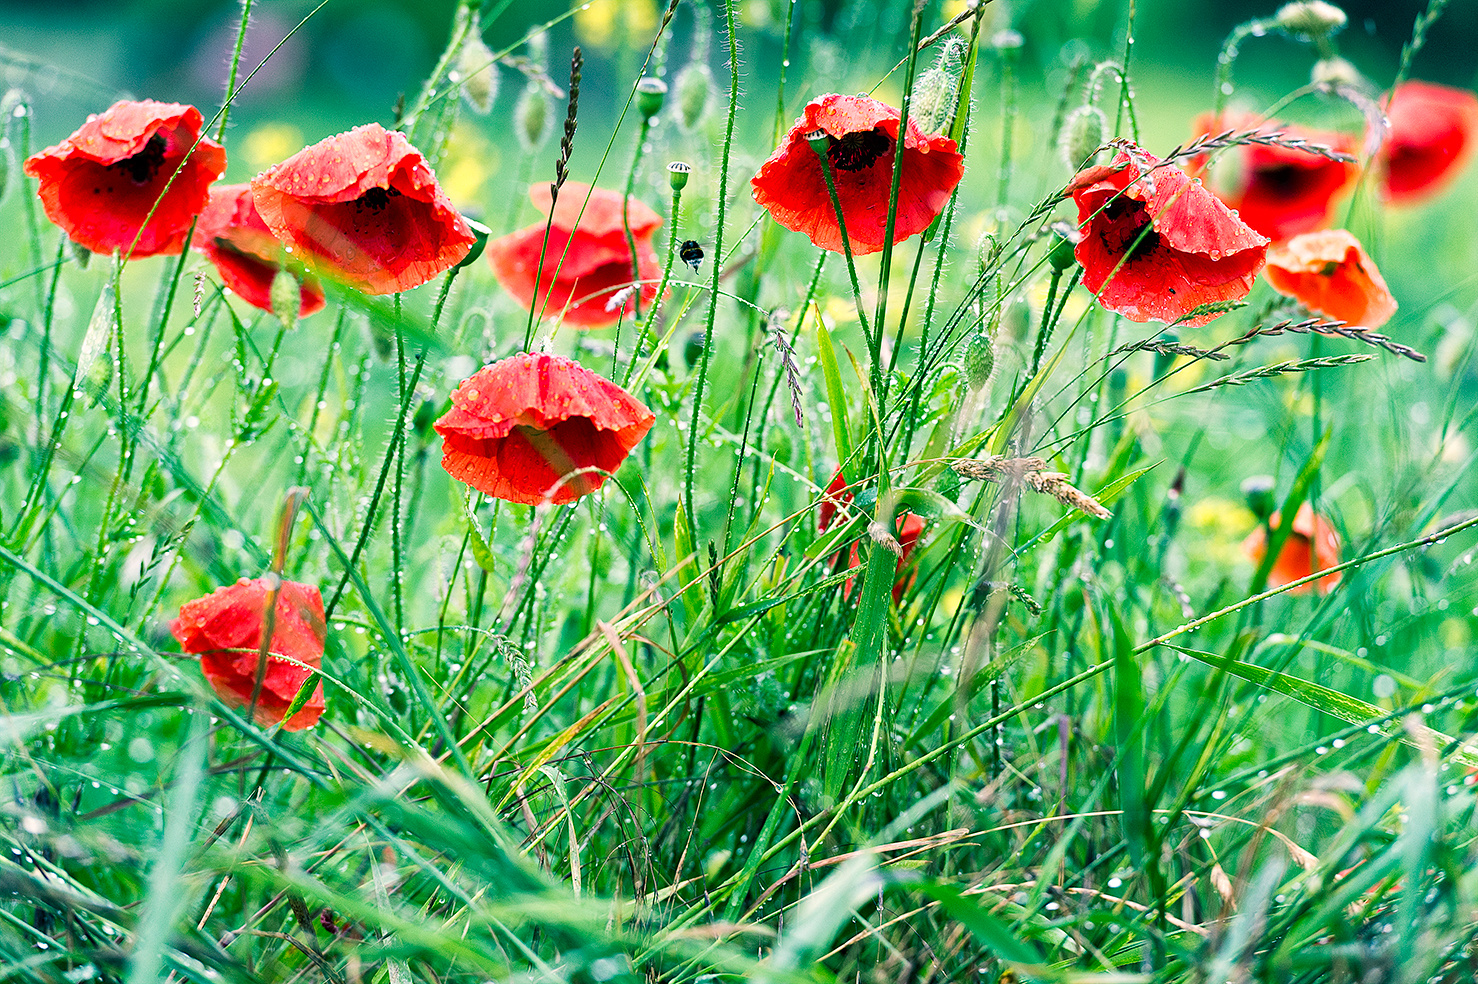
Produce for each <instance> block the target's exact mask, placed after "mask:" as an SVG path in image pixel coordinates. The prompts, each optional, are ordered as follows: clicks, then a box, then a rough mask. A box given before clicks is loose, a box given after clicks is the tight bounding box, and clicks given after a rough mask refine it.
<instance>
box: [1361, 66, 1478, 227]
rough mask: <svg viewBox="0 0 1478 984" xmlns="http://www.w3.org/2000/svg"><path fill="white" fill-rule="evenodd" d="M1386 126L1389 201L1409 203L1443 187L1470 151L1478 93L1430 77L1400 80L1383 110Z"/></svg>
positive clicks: (1384, 150)
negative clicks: (1388, 127)
mask: <svg viewBox="0 0 1478 984" xmlns="http://www.w3.org/2000/svg"><path fill="white" fill-rule="evenodd" d="M1386 116H1387V118H1389V119H1390V121H1391V132H1390V135H1389V136H1388V137H1387V138H1386V143H1385V146H1384V147H1383V148H1382V150H1381V161H1382V163H1383V165H1384V168H1383V175H1382V176H1383V180H1382V183H1381V187H1382V189H1383V190H1384V191H1385V196H1386V199H1387V200H1388V201H1391V202H1394V203H1396V204H1398V205H1412V204H1415V203H1417V202H1420V201H1422V200H1424V199H1426V198H1429V197H1431V196H1432V195H1435V194H1437V193H1438V192H1439V191H1441V190H1442V189H1443V188H1445V187H1446V186H1447V185H1448V183H1449V182H1451V181H1452V179H1453V178H1455V177H1457V175H1458V172H1459V171H1461V170H1462V166H1463V165H1464V164H1465V163H1467V160H1468V158H1469V157H1470V156H1471V155H1472V152H1473V143H1474V139H1475V135H1478V97H1475V96H1474V95H1473V93H1471V92H1469V91H1467V90H1466V89H1452V88H1449V87H1447V86H1445V85H1434V84H1432V83H1431V82H1403V83H1402V84H1401V85H1399V86H1397V87H1396V92H1395V94H1394V95H1393V96H1392V98H1391V105H1390V106H1389V108H1387V110H1386Z"/></svg>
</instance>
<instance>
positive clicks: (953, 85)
mask: <svg viewBox="0 0 1478 984" xmlns="http://www.w3.org/2000/svg"><path fill="white" fill-rule="evenodd" d="M965 47H966V46H965V42H964V41H962V40H961V39H959V38H953V39H951V40H949V41H947V42H945V45H944V50H942V51H941V52H940V53H939V59H938V60H937V61H936V62H935V63H934V67H933V68H931V69H929V70H928V71H926V72H924V73H923V74H921V75H920V76H919V77H918V81H916V82H914V87H913V106H914V110H913V118H914V119H915V120H916V121H917V122H918V124H919V126H920V127H922V128H923V129H924V130H926V131H928V132H930V133H942V132H943V131H944V130H945V128H946V127H948V126H949V122H950V117H952V116H953V115H954V112H955V100H956V97H957V95H958V93H959V85H960V69H961V67H962V63H963V57H964V50H965Z"/></svg>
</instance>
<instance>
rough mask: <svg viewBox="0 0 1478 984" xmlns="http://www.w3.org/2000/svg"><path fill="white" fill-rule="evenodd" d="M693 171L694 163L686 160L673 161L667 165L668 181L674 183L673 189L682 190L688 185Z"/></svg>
mask: <svg viewBox="0 0 1478 984" xmlns="http://www.w3.org/2000/svg"><path fill="white" fill-rule="evenodd" d="M692 173H693V165H691V164H689V163H687V162H686V161H673V162H672V163H671V164H669V165H667V183H668V184H670V185H672V190H673V191H682V190H683V189H684V188H686V187H687V186H688V175H689V174H692Z"/></svg>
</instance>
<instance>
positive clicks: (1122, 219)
mask: <svg viewBox="0 0 1478 984" xmlns="http://www.w3.org/2000/svg"><path fill="white" fill-rule="evenodd" d="M1067 190H1068V191H1069V192H1070V193H1071V194H1072V196H1073V200H1074V201H1075V202H1077V205H1078V224H1079V226H1080V227H1081V229H1082V231H1083V237H1082V239H1081V240H1079V242H1078V245H1077V247H1076V248H1075V249H1074V250H1073V252H1074V255H1076V256H1077V258H1078V262H1079V263H1081V264H1083V283H1084V284H1085V285H1086V286H1087V288H1088V289H1089V290H1091V291H1093V292H1094V293H1095V294H1097V295H1098V301H1099V303H1100V304H1102V305H1103V306H1104V307H1105V308H1107V309H1109V310H1110V311H1117V312H1118V313H1119V314H1122V315H1123V316H1124V317H1126V318H1128V319H1130V320H1131V321H1152V320H1153V321H1163V322H1165V323H1167V324H1173V323H1175V322H1177V321H1180V319H1182V318H1184V317H1186V315H1188V314H1190V312H1191V311H1193V310H1194V309H1195V308H1196V307H1198V306H1199V305H1202V304H1206V303H1209V302H1212V301H1230V300H1236V299H1238V298H1241V297H1245V296H1246V295H1247V292H1248V291H1249V290H1251V289H1252V281H1253V279H1254V278H1255V277H1256V276H1257V271H1258V270H1260V269H1261V268H1262V264H1263V257H1264V255H1265V254H1266V252H1267V245H1268V241H1267V239H1265V238H1264V237H1262V236H1260V235H1258V234H1257V233H1256V232H1254V231H1252V230H1251V229H1249V228H1248V227H1247V224H1246V223H1245V222H1243V221H1242V220H1241V219H1239V218H1237V216H1236V214H1235V213H1233V212H1232V211H1231V210H1230V209H1228V208H1227V207H1226V206H1225V205H1223V204H1222V203H1221V202H1220V201H1218V200H1217V199H1216V196H1215V195H1213V194H1211V192H1209V191H1207V190H1206V189H1205V188H1204V187H1203V186H1202V185H1201V183H1200V182H1199V181H1192V180H1191V179H1190V178H1189V177H1187V176H1186V173H1185V172H1184V171H1182V170H1181V169H1180V168H1178V167H1176V166H1174V165H1173V164H1167V165H1160V162H1159V160H1158V159H1156V158H1154V157H1151V156H1150V155H1149V154H1146V153H1145V152H1144V151H1142V150H1140V149H1139V148H1138V147H1135V148H1133V153H1132V154H1130V153H1129V152H1127V151H1124V150H1121V151H1119V153H1118V156H1116V157H1115V158H1114V162H1113V164H1111V165H1099V166H1095V167H1090V168H1086V169H1084V170H1083V171H1081V172H1079V173H1078V175H1077V176H1076V177H1075V178H1073V180H1072V181H1071V182H1069V184H1068V188H1067ZM1215 317H1218V315H1215V314H1210V315H1202V316H1200V317H1197V318H1192V319H1190V320H1188V321H1185V322H1182V323H1183V324H1186V325H1202V324H1205V323H1206V322H1208V321H1210V320H1212V319H1213V318H1215Z"/></svg>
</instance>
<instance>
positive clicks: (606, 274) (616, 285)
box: [487, 181, 662, 328]
mask: <svg viewBox="0 0 1478 984" xmlns="http://www.w3.org/2000/svg"><path fill="white" fill-rule="evenodd" d="M587 195H588V196H589V200H588V201H587V200H586V197H587ZM529 198H530V200H532V201H533V203H534V207H535V208H537V209H538V210H539V211H540V212H542V213H543V214H544V215H545V216H546V218H547V217H548V216H549V214H550V209H551V208H553V211H554V218H553V221H552V222H546V221H544V220H541V221H539V222H535V223H534V224H533V225H531V226H527V227H525V228H523V229H520V230H518V231H517V232H511V233H509V234H508V235H506V236H502V237H500V238H498V239H494V240H493V241H491V242H489V243H488V247H487V253H488V262H489V263H491V264H492V266H493V274H494V276H496V277H497V278H498V283H500V284H502V285H503V289H504V290H506V291H508V293H510V294H512V295H513V296H514V297H515V298H516V299H517V300H518V303H520V304H522V305H523V306H524V307H525V308H528V307H532V308H533V309H534V310H535V311H536V312H538V313H539V316H540V317H544V318H561V319H562V320H563V321H564V322H565V323H566V324H569V325H573V326H575V327H576V328H603V327H605V326H606V325H611V324H615V323H616V322H617V321H618V320H620V318H621V317H622V316H623V315H630V314H631V313H632V311H633V310H634V307H635V304H634V301H635V298H634V297H624V298H622V299H621V300H620V303H616V301H617V296H616V295H617V294H618V292H619V291H621V290H623V289H625V288H628V287H630V286H631V280H632V276H631V275H632V270H631V243H629V242H627V239H626V222H629V223H630V225H631V236H632V239H634V240H635V242H636V266H637V271H636V272H637V274H638V275H639V279H640V280H642V281H646V282H644V283H643V284H642V287H641V298H642V304H643V305H644V306H645V305H650V304H651V303H652V301H654V300H655V299H656V297H657V285H656V284H655V283H651V282H650V281H655V280H657V279H659V278H660V277H661V276H662V267H661V266H660V265H659V264H658V262H657V254H656V252H655V251H654V250H653V249H652V233H653V232H655V231H656V230H657V227H658V226H660V225H661V224H662V217H661V216H660V215H658V214H657V213H656V212H654V211H652V209H651V208H649V207H648V206H646V205H645V204H643V203H642V202H639V201H637V200H636V199H635V198H632V199H630V200H629V202H628V203H627V205H626V222H623V220H622V214H621V213H622V208H621V206H622V200H623V196H622V195H621V194H620V193H619V192H615V191H607V190H605V189H604V188H592V187H591V186H590V185H587V184H581V183H580V182H578V181H569V182H566V183H565V186H564V187H563V188H561V189H560V192H559V201H558V202H557V203H556V202H555V200H554V195H553V192H552V191H551V190H550V187H549V185H548V184H547V183H541V184H535V185H530V186H529ZM546 225H548V227H549V243H548V245H547V246H546V245H545V243H544V229H545V226H546ZM541 254H542V256H543V263H540V256H541ZM536 291H537V293H536Z"/></svg>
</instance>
